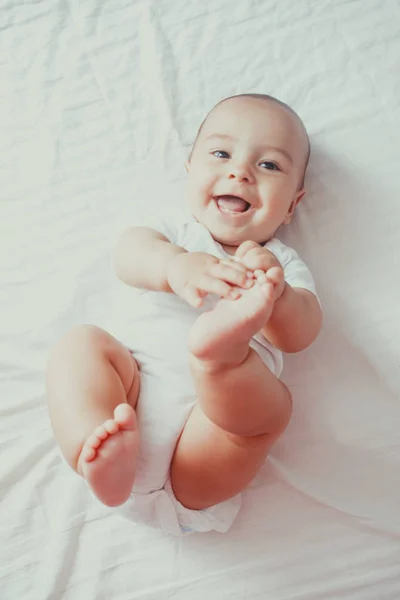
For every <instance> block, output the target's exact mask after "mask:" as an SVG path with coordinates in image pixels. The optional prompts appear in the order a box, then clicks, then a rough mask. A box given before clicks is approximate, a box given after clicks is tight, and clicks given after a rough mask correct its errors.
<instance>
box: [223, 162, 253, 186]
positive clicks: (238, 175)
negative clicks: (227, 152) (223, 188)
mask: <svg viewBox="0 0 400 600" xmlns="http://www.w3.org/2000/svg"><path fill="white" fill-rule="evenodd" d="M228 179H237V180H238V181H239V182H240V183H252V182H253V176H252V174H251V171H250V169H249V168H248V167H247V166H246V165H244V164H237V165H235V166H233V167H231V168H230V171H229V175H228Z"/></svg>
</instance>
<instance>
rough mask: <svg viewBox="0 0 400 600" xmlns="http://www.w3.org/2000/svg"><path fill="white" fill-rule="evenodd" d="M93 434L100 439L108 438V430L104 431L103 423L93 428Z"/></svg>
mask: <svg viewBox="0 0 400 600" xmlns="http://www.w3.org/2000/svg"><path fill="white" fill-rule="evenodd" d="M94 434H95V436H96V437H98V438H99V440H102V441H103V440H105V439H106V438H108V436H109V433H108V431H106V429H105V428H104V423H103V425H99V427H96V429H95V430H94Z"/></svg>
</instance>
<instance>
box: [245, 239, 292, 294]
mask: <svg viewBox="0 0 400 600" xmlns="http://www.w3.org/2000/svg"><path fill="white" fill-rule="evenodd" d="M235 258H237V259H238V260H240V261H241V262H242V263H243V264H244V265H245V266H246V267H247V268H248V269H251V270H252V271H253V272H254V275H255V277H256V278H257V279H259V278H260V283H261V281H262V280H263V278H266V279H267V280H268V281H270V282H271V283H273V285H274V291H275V300H278V298H280V297H281V296H282V294H283V290H284V288H285V277H284V272H283V268H282V265H281V263H280V262H279V260H278V259H277V258H276V256H275V254H273V253H272V252H271V251H270V250H267V248H264V247H263V246H260V244H257V242H252V241H251V240H248V241H246V242H243V243H242V244H240V246H239V248H238V249H237V250H236V253H235Z"/></svg>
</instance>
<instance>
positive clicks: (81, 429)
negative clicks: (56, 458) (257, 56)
mask: <svg viewBox="0 0 400 600" xmlns="http://www.w3.org/2000/svg"><path fill="white" fill-rule="evenodd" d="M309 152H310V147H309V140H308V136H307V133H306V130H305V127H304V125H303V123H302V121H301V120H300V118H299V117H298V116H297V115H296V113H295V112H294V111H293V110H292V109H290V108H289V107H288V106H287V105H286V104H284V103H282V102H280V101H279V100H276V99H275V98H272V97H270V96H266V95H261V94H243V95H239V96H234V97H230V98H227V99H225V100H222V101H221V102H220V103H219V104H217V105H216V106H215V107H214V108H213V109H212V110H211V112H210V113H209V114H208V116H207V117H206V119H205V120H204V122H203V123H202V125H201V127H200V129H199V132H198V135H197V138H196V140H195V143H194V146H193V149H192V151H191V154H190V157H189V159H188V162H187V164H186V170H187V172H188V202H189V205H190V213H191V215H190V217H189V218H188V219H186V220H184V221H183V222H182V223H181V224H176V223H174V222H173V220H172V219H171V218H170V222H168V219H167V221H166V222H165V221H164V222H162V221H160V226H159V227H158V226H157V227H156V228H155V227H149V226H136V227H133V228H131V229H128V230H127V231H126V232H125V233H124V234H123V235H122V237H121V239H120V240H119V243H118V244H117V247H116V249H115V252H114V256H113V259H114V267H115V271H116V274H117V276H118V277H119V278H120V279H121V280H122V281H123V282H124V283H125V284H127V285H128V286H133V287H134V288H139V289H142V290H147V291H148V292H143V293H146V294H147V300H146V302H147V303H148V305H149V306H150V305H151V304H152V303H153V305H154V306H157V303H159V304H158V308H157V312H155V313H154V314H153V316H152V315H151V314H150V318H148V319H147V321H146V316H142V315H141V314H138V315H137V319H138V321H139V320H140V322H141V324H142V325H143V323H144V324H146V327H148V329H146V331H147V335H145V336H143V341H142V342H141V341H140V339H138V340H135V339H132V343H129V349H128V348H127V347H126V346H125V345H123V344H122V343H120V342H119V341H117V340H116V339H115V338H114V337H112V336H111V335H109V334H108V333H106V332H105V331H103V330H101V329H98V328H96V327H93V326H81V327H78V328H76V329H74V330H73V331H71V332H69V333H68V334H67V335H66V336H65V337H64V338H63V339H62V340H61V341H60V342H59V343H58V344H57V346H56V347H55V349H54V351H53V352H52V354H51V357H50V361H49V368H48V377H47V383H48V403H49V411H50V417H51V421H52V426H53V429H54V432H55V435H56V438H57V441H58V443H59V445H60V449H61V452H62V454H63V456H64V457H65V459H66V460H67V462H68V463H69V464H70V466H71V467H72V468H73V469H74V470H75V471H76V472H77V473H79V474H80V475H81V476H82V477H84V478H85V480H86V481H87V483H88V485H89V486H90V487H91V489H92V491H93V492H94V494H95V495H96V496H97V497H98V498H99V499H100V500H101V501H102V502H103V503H104V504H106V505H108V506H117V505H120V504H123V503H125V502H126V501H127V500H128V499H129V498H131V499H132V498H133V499H134V497H135V487H136V481H135V476H136V475H137V473H136V471H137V459H138V453H139V438H140V437H142V438H143V435H147V434H145V433H143V432H142V427H143V431H145V429H146V428H147V429H150V430H151V428H152V419H153V418H154V419H157V418H158V419H159V423H158V425H157V427H158V431H160V432H162V431H163V430H162V426H163V422H164V421H163V419H165V422H166V420H167V416H166V415H164V416H162V415H161V416H160V415H158V408H157V407H158V404H157V402H158V398H157V397H153V398H149V399H145V393H144V390H142V389H141V381H142V384H143V381H144V380H143V378H144V377H145V376H147V375H146V373H148V372H149V368H147V367H146V366H145V365H146V364H147V363H146V360H147V359H148V358H149V357H150V356H151V354H152V352H153V350H154V352H157V348H159V346H160V345H161V347H162V346H163V344H164V345H165V347H166V349H167V352H165V353H164V354H165V361H166V363H165V364H166V365H167V368H166V372H167V371H168V364H171V365H175V364H177V365H178V366H177V373H178V374H179V372H181V373H182V379H179V376H177V377H176V379H175V380H174V381H176V385H177V387H176V390H178V387H179V385H180V384H179V382H180V381H182V380H183V379H184V373H185V370H186V368H187V369H188V370H189V369H190V373H191V385H192V386H194V390H193V396H190V390H188V391H187V392H186V395H185V394H184V393H182V394H180V396H179V399H177V400H176V402H177V403H180V404H184V401H183V400H182V398H184V399H187V398H189V400H187V403H186V404H185V406H186V409H185V410H186V411H187V412H186V413H185V417H184V419H183V421H182V422H179V423H178V425H177V430H176V432H175V433H174V434H173V435H172V437H171V439H170V440H169V442H168V443H169V444H170V445H171V450H170V453H169V454H168V452H164V453H162V454H163V455H164V458H165V457H166V458H165V460H166V461H167V462H166V465H167V467H166V469H167V473H166V475H165V477H164V478H163V480H162V481H161V482H159V483H157V484H154V482H153V484H152V485H149V486H148V489H147V492H148V493H149V494H151V493H154V492H157V491H163V493H165V494H167V495H168V498H169V499H170V500H171V502H172V504H173V506H174V507H175V511H176V513H177V514H178V517H177V520H178V522H179V524H180V526H181V529H182V531H190V530H193V529H195V530H196V526H195V525H194V526H193V525H192V526H187V523H188V522H189V523H190V522H191V523H193V519H192V521H190V519H189V521H188V519H187V518H186V517H187V516H188V515H189V516H190V515H193V514H194V513H195V512H196V511H199V512H201V513H202V515H203V516H204V515H205V517H207V518H208V515H211V516H210V522H211V520H212V515H213V509H215V507H218V506H220V505H221V506H225V507H226V506H227V504H226V503H228V505H229V501H230V499H233V498H236V497H238V494H239V493H240V492H241V490H243V489H244V488H245V487H246V486H247V485H248V484H249V483H250V482H251V480H252V479H253V478H254V476H255V475H256V473H257V471H258V470H259V469H260V467H261V466H262V465H263V463H264V461H265V459H266V456H267V455H268V452H269V450H270V448H271V446H272V445H273V444H274V442H275V441H276V440H277V438H278V437H279V436H280V435H281V433H282V432H283V431H284V429H285V428H286V426H287V425H288V423H289V419H290V416H291V411H292V399H291V394H290V392H289V390H288V388H287V387H286V386H285V385H284V383H283V382H282V381H280V379H279V376H280V373H281V370H282V352H298V351H300V350H302V349H304V348H306V347H307V346H309V345H310V344H311V343H312V342H313V341H314V340H315V338H316V337H317V335H318V332H319V330H320V328H321V322H322V312H321V308H320V304H319V301H318V299H317V296H316V292H315V287H314V282H313V278H312V276H311V274H310V272H309V270H308V269H307V267H306V266H305V264H304V263H303V262H302V261H301V260H300V258H299V257H298V255H297V254H296V252H295V251H294V250H292V249H290V248H287V247H286V246H284V245H283V244H282V243H281V242H279V241H278V240H277V239H276V238H274V234H275V232H276V230H277V229H278V228H279V227H280V226H281V225H282V224H287V223H289V222H290V221H291V219H292V216H293V213H294V211H295V209H296V207H297V205H298V203H299V202H300V200H301V199H302V198H303V196H304V194H305V190H304V175H305V171H306V168H307V163H308V158H309ZM160 306H161V308H160ZM163 307H164V309H165V312H166V317H165V323H166V327H167V329H168V327H169V329H168V331H170V333H171V335H170V337H169V338H167V333H166V332H167V329H163V327H164V326H163V325H162V324H160V323H161V321H157V318H155V317H154V315H155V314H157V315H159V314H160V311H161V312H162V310H163ZM168 335H169V334H168ZM139 337H140V336H138V338H139ZM141 344H142V346H141ZM146 344H147V346H146ZM174 344H175V345H174ZM169 347H170V350H169V352H168V348H169ZM146 356H147V359H146V358H143V357H146ZM168 361H170V363H169V362H168ZM173 370H174V369H173V366H171V368H170V371H171V372H172V371H173ZM165 381H167V379H165ZM172 381H173V379H171V380H170V382H172ZM142 387H143V388H144V387H145V386H143V385H142ZM167 388H168V389H167ZM164 389H165V393H166V394H169V398H170V400H168V402H169V405H168V408H167V409H166V410H168V411H170V414H174V406H173V405H174V402H175V399H174V386H173V384H172V383H171V384H165V385H164ZM176 393H177V394H178V391H176ZM142 395H143V398H142ZM185 402H186V400H185ZM146 403H147V404H148V405H149V406H150V408H151V409H149V410H147V409H146ZM142 404H143V406H142ZM161 406H162V405H161V404H160V407H161ZM140 410H142V413H143V414H146V417H140V414H142V413H141V412H140ZM146 410H147V412H146ZM162 410H163V409H162V408H160V411H161V412H162ZM157 415H158V416H157ZM142 423H143V425H142ZM157 435H158V434H157ZM162 435H163V434H162V433H161V434H160V436H161V437H162ZM141 451H142V450H141ZM145 458H146V457H144V459H143V460H144V463H145V462H146V460H145ZM162 459H163V456H161V455H160V457H159V458H158V459H157V460H162ZM150 463H151V460H150V462H149V463H147V466H148V467H149V468H151V465H150V466H149V464H150ZM134 482H135V486H134ZM132 489H133V490H134V491H133V493H132ZM142 491H143V490H142ZM147 492H146V493H147ZM185 511H186V513H185ZM233 512H234V513H235V515H234V516H236V513H237V511H233ZM185 519H186V520H185ZM229 519H230V520H231V521H232V520H233V517H232V516H230V517H229ZM229 519H228V520H229ZM222 520H223V518H222ZM183 522H185V523H186V525H185V526H183V525H182V523H183ZM230 524H231V523H230V522H229V523H225V524H223V525H222V526H220V527H218V526H216V525H215V524H214V525H212V524H211V525H209V526H204V525H202V526H201V527H199V528H197V530H207V529H213V528H214V529H218V530H226V529H227V528H228V527H229V526H230ZM185 527H186V528H185Z"/></svg>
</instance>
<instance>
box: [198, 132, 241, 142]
mask: <svg viewBox="0 0 400 600" xmlns="http://www.w3.org/2000/svg"><path fill="white" fill-rule="evenodd" d="M205 139H206V140H207V141H208V140H213V139H219V140H234V139H235V138H234V137H232V136H231V135H228V134H227V133H210V134H209V135H207V136H206V138H205Z"/></svg>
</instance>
